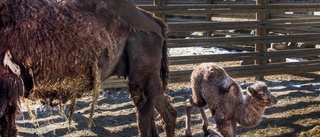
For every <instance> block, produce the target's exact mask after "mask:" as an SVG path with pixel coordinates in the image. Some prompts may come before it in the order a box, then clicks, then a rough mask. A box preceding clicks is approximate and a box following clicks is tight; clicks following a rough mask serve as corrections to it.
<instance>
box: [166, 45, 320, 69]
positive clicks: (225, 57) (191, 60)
mask: <svg viewBox="0 0 320 137" xmlns="http://www.w3.org/2000/svg"><path fill="white" fill-rule="evenodd" d="M306 53H307V54H306ZM318 55H320V49H295V50H278V51H272V52H266V53H265V54H264V55H263V56H260V55H259V53H257V52H248V53H228V54H210V55H191V56H171V57H170V59H169V61H170V65H182V64H196V63H203V62H223V61H241V60H258V59H264V60H267V59H275V58H290V57H310V56H318Z"/></svg>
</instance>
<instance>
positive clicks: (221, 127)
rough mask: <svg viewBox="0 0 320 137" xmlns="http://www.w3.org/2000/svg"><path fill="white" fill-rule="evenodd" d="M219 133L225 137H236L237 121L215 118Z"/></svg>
mask: <svg viewBox="0 0 320 137" xmlns="http://www.w3.org/2000/svg"><path fill="white" fill-rule="evenodd" d="M215 121H216V123H217V128H218V131H219V132H220V133H221V135H222V136H224V137H236V133H235V132H236V131H235V128H234V127H235V124H236V123H235V121H233V120H228V119H224V118H223V117H219V116H215Z"/></svg>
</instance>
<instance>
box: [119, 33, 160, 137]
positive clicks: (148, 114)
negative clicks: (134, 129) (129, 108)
mask: <svg viewBox="0 0 320 137" xmlns="http://www.w3.org/2000/svg"><path fill="white" fill-rule="evenodd" d="M162 43H163V40H162V38H160V37H159V36H158V35H157V34H155V33H145V32H132V33H131V34H130V37H129V38H128V39H127V41H126V50H125V53H126V54H127V57H128V64H129V92H130V96H131V98H132V100H133V102H134V104H135V106H136V108H137V119H138V127H139V131H140V132H139V133H140V136H141V137H150V136H158V133H157V131H156V126H155V121H154V119H155V118H154V115H153V114H154V104H155V99H156V96H158V95H160V93H161V82H160V68H161V57H162Z"/></svg>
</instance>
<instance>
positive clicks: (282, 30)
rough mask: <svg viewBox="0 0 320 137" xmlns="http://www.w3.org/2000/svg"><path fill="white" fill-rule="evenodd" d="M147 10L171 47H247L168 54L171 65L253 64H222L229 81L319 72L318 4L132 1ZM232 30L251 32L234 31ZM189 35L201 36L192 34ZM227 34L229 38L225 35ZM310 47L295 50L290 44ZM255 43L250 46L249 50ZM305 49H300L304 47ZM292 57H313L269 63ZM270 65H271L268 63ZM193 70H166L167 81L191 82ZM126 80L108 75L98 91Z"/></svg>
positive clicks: (273, 0) (301, 0)
mask: <svg viewBox="0 0 320 137" xmlns="http://www.w3.org/2000/svg"><path fill="white" fill-rule="evenodd" d="M135 2H136V4H137V5H138V6H139V7H140V8H142V9H145V10H148V11H151V12H154V13H155V14H156V15H157V16H159V17H161V18H162V19H164V20H165V21H166V22H167V24H168V26H169V28H170V33H169V39H168V45H169V48H182V47H199V46H200V47H211V46H218V47H226V48H230V47H235V46H239V45H246V46H251V47H252V49H253V50H250V51H247V52H246V53H242V52H238V53H229V54H209V55H190V56H185V55H181V56H170V64H171V65H172V66H173V65H188V64H198V63H202V62H226V61H239V62H240V61H252V60H255V61H254V62H255V64H249V65H237V66H225V67H224V68H225V69H226V71H227V72H228V73H229V74H230V75H231V76H233V77H248V76H253V77H256V76H264V75H274V74H286V73H288V74H291V73H304V72H312V71H319V70H320V60H319V59H318V56H319V54H320V49H318V48H316V46H315V44H317V43H320V3H319V2H318V1H315V0H313V1H305V0H295V1H293V0H292V1H288V0H286V1H284V0H256V1H249V0H242V1H239V0H236V1H222V0H193V1H191V0H135ZM231 30H249V31H253V32H254V34H250V33H235V32H234V31H231ZM193 32H201V33H203V35H201V36H195V35H192V33H193ZM226 36H228V37H226ZM289 42H290V43H312V44H313V47H311V48H310V47H309V48H298V47H299V46H292V45H291V46H288V45H289V44H288V43H289ZM272 43H273V44H276V43H278V44H279V43H286V44H287V45H286V46H285V49H283V50H280V49H279V50H278V49H277V50H272V51H268V50H267V49H268V48H270V45H272ZM252 45H254V46H252ZM302 47H303V46H302ZM291 57H304V58H312V60H308V61H304V62H285V61H283V62H272V61H271V63H270V60H272V59H279V58H282V59H285V58H291ZM268 62H269V63H268ZM191 72H192V69H186V70H170V82H171V83H176V82H186V81H189V77H190V74H191ZM123 87H126V80H124V79H117V78H116V77H112V78H110V79H108V80H106V81H105V82H104V84H103V85H102V88H123Z"/></svg>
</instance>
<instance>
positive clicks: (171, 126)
mask: <svg viewBox="0 0 320 137" xmlns="http://www.w3.org/2000/svg"><path fill="white" fill-rule="evenodd" d="M155 108H156V109H157V111H158V112H159V113H160V115H161V117H162V120H163V123H164V127H165V130H166V134H167V137H174V130H175V127H176V118H177V115H178V112H177V111H176V109H174V108H173V107H172V105H171V104H170V102H169V97H168V96H167V95H166V94H162V95H160V96H158V97H157V98H156V105H155Z"/></svg>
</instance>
